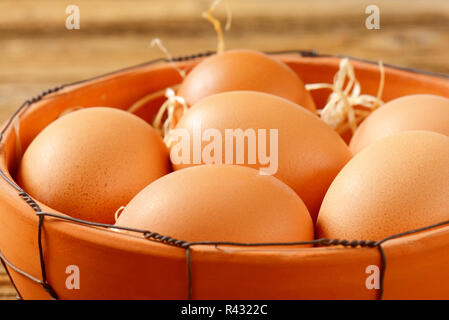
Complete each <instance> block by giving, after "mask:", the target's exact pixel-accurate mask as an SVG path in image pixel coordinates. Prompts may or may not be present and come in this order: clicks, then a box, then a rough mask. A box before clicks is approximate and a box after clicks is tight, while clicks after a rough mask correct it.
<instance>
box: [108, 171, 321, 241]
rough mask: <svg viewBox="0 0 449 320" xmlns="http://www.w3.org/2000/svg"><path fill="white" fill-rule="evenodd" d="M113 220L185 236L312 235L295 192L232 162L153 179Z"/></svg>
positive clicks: (205, 238) (200, 238)
mask: <svg viewBox="0 0 449 320" xmlns="http://www.w3.org/2000/svg"><path fill="white" fill-rule="evenodd" d="M116 224H117V225H119V226H125V227H131V228H138V229H143V230H150V231H153V232H157V233H160V234H163V235H168V236H171V237H174V238H177V239H181V240H186V241H234V242H251V243H253V242H254V243H261V242H293V241H308V240H313V237H314V235H313V224H312V221H311V219H310V215H309V213H308V212H307V208H306V206H305V205H304V203H303V202H302V200H301V199H300V198H299V197H298V196H297V195H296V193H295V192H294V191H293V190H292V189H291V188H289V187H288V186H287V185H285V184H284V183H283V182H281V181H279V180H278V179H276V178H274V177H272V176H261V175H259V172H258V171H257V170H254V169H250V168H245V167H241V166H233V165H204V166H197V167H193V168H188V169H185V170H180V171H176V172H173V173H171V174H169V175H166V176H164V177H162V178H160V179H159V180H156V181H155V182H153V183H152V184H150V185H149V186H148V187H146V188H145V189H143V190H142V191H141V192H140V193H139V194H138V195H137V196H136V197H135V198H134V199H133V200H132V201H131V202H130V203H129V204H128V205H127V206H126V208H125V210H124V211H123V213H122V214H121V215H120V217H119V218H118V220H117V223H116Z"/></svg>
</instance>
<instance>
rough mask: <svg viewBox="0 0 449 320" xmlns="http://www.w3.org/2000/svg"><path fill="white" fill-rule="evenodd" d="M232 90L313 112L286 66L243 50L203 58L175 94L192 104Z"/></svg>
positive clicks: (310, 101) (309, 99)
mask: <svg viewBox="0 0 449 320" xmlns="http://www.w3.org/2000/svg"><path fill="white" fill-rule="evenodd" d="M235 90H251V91H260V92H265V93H270V94H274V95H277V96H279V97H282V98H285V99H288V100H290V101H293V102H295V103H297V104H299V105H301V106H303V107H304V108H306V109H308V110H310V111H312V112H316V109H315V103H314V101H313V99H312V96H311V95H310V93H309V92H308V91H307V90H306V89H305V87H304V83H303V82H302V80H301V79H300V78H299V77H298V75H297V74H296V73H295V72H294V71H293V70H292V69H290V67H288V66H287V65H286V64H285V63H283V62H282V61H280V60H278V59H276V58H274V57H272V56H269V55H266V54H264V53H262V52H258V51H254V50H247V49H236V50H229V51H225V52H223V53H220V54H216V55H213V56H211V57H209V58H206V59H205V60H204V61H202V62H201V63H199V64H198V65H197V66H196V67H195V68H194V69H193V70H192V71H191V72H190V73H189V74H188V75H187V77H186V78H185V79H184V81H183V82H182V84H181V87H180V88H179V91H178V95H179V96H181V97H183V98H184V99H185V100H186V102H187V103H188V104H189V105H193V104H195V103H196V102H198V101H199V100H201V99H202V98H204V97H207V96H210V95H213V94H216V93H221V92H227V91H235Z"/></svg>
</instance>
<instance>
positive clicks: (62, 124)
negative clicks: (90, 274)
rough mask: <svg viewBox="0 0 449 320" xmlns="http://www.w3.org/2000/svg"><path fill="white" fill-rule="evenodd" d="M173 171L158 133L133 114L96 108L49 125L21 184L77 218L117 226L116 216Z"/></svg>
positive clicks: (28, 158) (27, 157) (29, 154)
mask: <svg viewBox="0 0 449 320" xmlns="http://www.w3.org/2000/svg"><path fill="white" fill-rule="evenodd" d="M169 171H170V163H169V156H168V151H167V148H166V146H165V145H164V143H163V141H162V139H161V137H160V136H159V135H158V133H157V132H156V131H155V130H154V129H153V128H152V127H151V126H150V125H149V124H147V123H146V122H145V121H143V120H142V119H140V118H138V117H137V116H134V115H132V114H130V113H128V112H125V111H122V110H118V109H113V108H106V107H95V108H88V109H83V110H80V111H74V112H72V113H69V114H67V115H64V116H62V117H60V118H59V119H57V120H55V121H54V122H52V123H51V124H49V125H48V126H47V127H46V128H45V129H44V130H43V131H41V132H40V133H39V135H38V136H36V138H35V139H34V140H33V141H32V142H31V144H30V146H29V147H28V148H27V150H26V151H25V153H24V155H23V158H22V161H21V164H20V168H19V171H18V176H17V181H18V183H19V185H20V186H22V187H23V188H24V189H25V190H26V191H27V192H28V193H29V194H30V195H31V196H33V197H34V198H36V199H37V200H39V201H40V202H42V203H44V204H46V205H48V206H49V207H51V208H53V209H55V210H58V211H60V212H62V213H65V214H68V215H70V216H72V217H75V218H80V219H84V220H89V221H95V222H103V223H114V213H115V211H116V210H117V209H118V208H119V207H120V206H123V205H126V204H127V203H128V202H129V201H130V200H131V199H132V197H134V196H135V195H136V194H137V193H138V192H139V191H140V190H141V189H142V188H144V187H145V186H146V185H148V184H149V183H150V182H152V181H154V180H155V179H157V178H159V177H161V176H163V175H164V174H167V173H168V172H169Z"/></svg>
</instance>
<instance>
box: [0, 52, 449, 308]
mask: <svg viewBox="0 0 449 320" xmlns="http://www.w3.org/2000/svg"><path fill="white" fill-rule="evenodd" d="M268 53H269V54H299V55H300V56H303V57H341V58H343V57H348V56H344V55H338V56H332V55H320V54H318V53H316V52H315V51H296V50H295V51H294V50H291V51H277V52H268ZM212 54H214V52H205V53H199V54H194V55H189V56H183V57H178V58H173V59H172V60H167V59H157V60H152V61H149V62H146V63H143V64H140V65H137V66H133V67H130V68H125V69H121V70H119V71H115V72H111V73H108V74H106V75H102V76H98V77H94V78H91V79H88V80H83V81H78V82H74V83H71V84H67V85H61V86H59V87H56V88H53V89H49V90H46V91H44V92H42V93H41V94H39V95H37V96H35V97H33V98H31V99H29V100H27V101H25V102H24V103H23V104H22V105H21V106H20V107H19V109H18V110H17V111H16V112H14V114H13V115H12V116H11V118H10V119H9V120H8V121H7V123H6V125H5V127H4V128H3V129H2V130H1V131H0V143H1V142H2V141H3V136H4V134H5V132H6V131H7V130H8V128H9V127H11V125H12V122H13V121H14V119H16V118H17V117H19V116H20V114H21V113H22V112H23V111H25V110H26V109H27V108H28V107H29V106H31V105H32V104H34V103H36V102H38V101H40V100H42V99H44V98H45V97H46V96H48V95H50V94H52V93H56V92H58V91H60V90H62V89H64V88H66V87H70V86H74V85H77V84H82V83H85V82H88V81H91V80H94V79H98V78H102V77H105V76H107V75H113V74H116V73H119V72H122V71H126V70H132V69H135V68H139V67H143V66H147V65H151V64H155V63H158V62H170V61H174V62H179V61H187V60H192V59H196V58H201V57H207V56H210V55H212ZM348 58H350V59H352V60H357V61H362V62H365V63H370V64H376V62H373V61H368V60H362V59H357V58H353V57H348ZM386 66H387V67H390V68H394V69H399V70H404V71H408V72H414V73H420V74H428V75H432V76H437V77H443V78H448V79H449V75H444V74H438V73H432V72H424V71H420V70H416V69H411V68H402V67H396V66H392V65H386ZM0 176H1V177H2V178H3V179H4V180H5V181H6V182H7V183H9V184H10V185H11V186H12V187H14V188H15V189H16V191H17V192H18V196H19V197H20V198H22V200H23V201H25V202H26V203H27V204H28V205H29V206H30V207H31V208H32V209H33V210H34V211H35V213H36V215H37V216H38V239H37V244H38V250H39V260H40V267H41V279H38V278H36V277H34V276H32V275H30V274H29V273H27V272H25V271H23V270H21V269H20V268H18V267H17V266H15V265H14V264H12V263H11V262H10V261H9V260H8V259H7V258H6V257H5V256H4V255H3V254H2V253H1V251H0V261H1V262H2V264H3V266H4V268H5V270H6V273H7V275H8V277H9V278H10V280H11V282H12V284H13V286H14V288H15V289H16V291H17V293H18V295H19V299H21V298H22V295H21V294H20V292H19V290H18V288H17V286H16V285H15V283H14V281H13V279H12V277H11V274H10V272H9V269H8V267H9V268H10V269H11V270H13V271H15V272H17V273H19V274H21V275H22V276H24V277H26V278H28V279H30V280H32V281H33V282H35V283H37V284H39V285H41V286H42V287H43V288H44V289H45V290H46V291H47V293H48V294H49V297H50V298H51V299H54V300H58V294H57V293H56V292H55V290H54V289H53V287H52V286H51V285H50V283H48V279H47V272H46V266H45V257H44V254H43V245H42V231H43V228H44V221H45V217H46V216H50V217H52V218H57V219H61V220H65V221H67V222H69V223H70V222H71V223H78V224H82V225H85V226H93V227H102V228H107V229H108V228H114V229H119V230H126V231H131V232H135V233H141V234H142V236H143V237H144V238H146V239H148V240H152V241H157V242H160V243H163V244H165V245H170V246H175V247H179V248H183V249H185V250H186V264H187V277H188V292H187V296H188V299H189V300H190V299H192V292H193V277H192V264H191V260H192V258H191V248H192V247H194V246H215V247H216V248H217V247H218V246H220V245H226V246H239V247H261V246H298V245H317V246H344V247H347V248H357V247H367V248H377V250H378V251H379V254H380V259H381V266H380V271H381V272H380V289H379V290H378V294H377V298H378V299H379V300H381V299H382V298H383V294H384V282H385V281H384V280H385V272H386V267H387V258H386V254H385V251H384V250H383V248H382V244H384V243H385V242H387V241H389V240H392V239H396V238H399V237H402V236H406V235H410V234H414V233H418V232H422V231H426V230H430V229H433V228H437V227H440V226H445V225H449V220H447V221H443V222H440V223H436V224H432V225H429V226H426V227H423V228H419V229H414V230H410V231H406V232H402V233H398V234H395V235H391V236H388V237H386V238H384V239H382V240H379V241H367V240H344V239H327V238H321V239H315V240H311V241H299V242H285V243H279V242H267V243H239V242H229V241H197V242H188V241H185V240H180V239H176V238H173V237H170V236H165V235H161V234H159V233H157V232H152V231H149V230H140V229H134V228H127V227H121V226H116V225H110V224H104V223H96V222H90V221H85V220H80V219H76V218H72V217H68V216H62V215H59V214H55V213H50V212H43V211H42V210H41V208H40V206H39V205H38V204H37V202H36V201H35V200H34V199H32V197H31V196H30V195H28V194H27V193H26V192H25V191H24V190H23V189H22V188H20V187H19V186H18V185H17V184H16V183H15V182H14V181H12V180H11V179H9V177H8V176H7V174H6V173H4V172H3V171H1V170H0Z"/></svg>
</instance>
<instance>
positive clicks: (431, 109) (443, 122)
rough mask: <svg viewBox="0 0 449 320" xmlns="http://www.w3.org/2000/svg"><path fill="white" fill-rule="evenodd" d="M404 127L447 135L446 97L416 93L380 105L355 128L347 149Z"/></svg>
mask: <svg viewBox="0 0 449 320" xmlns="http://www.w3.org/2000/svg"><path fill="white" fill-rule="evenodd" d="M407 130H428V131H434V132H438V133H441V134H444V135H446V136H449V99H448V98H444V97H440V96H436V95H430V94H417V95H410V96H404V97H401V98H398V99H395V100H392V101H390V102H388V103H386V104H384V105H383V106H381V107H380V108H379V109H377V110H375V111H374V112H373V113H372V114H371V115H370V116H369V117H368V118H366V119H365V120H364V121H363V122H362V124H361V125H360V127H359V128H358V129H357V130H356V132H355V133H354V136H353V138H352V139H351V143H350V148H351V151H352V152H353V153H354V154H356V153H357V152H359V151H360V150H362V149H363V148H364V147H366V146H368V145H369V144H371V143H373V142H375V141H377V140H379V139H382V138H384V137H387V136H389V135H392V134H395V133H397V132H402V131H407Z"/></svg>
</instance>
